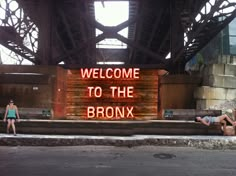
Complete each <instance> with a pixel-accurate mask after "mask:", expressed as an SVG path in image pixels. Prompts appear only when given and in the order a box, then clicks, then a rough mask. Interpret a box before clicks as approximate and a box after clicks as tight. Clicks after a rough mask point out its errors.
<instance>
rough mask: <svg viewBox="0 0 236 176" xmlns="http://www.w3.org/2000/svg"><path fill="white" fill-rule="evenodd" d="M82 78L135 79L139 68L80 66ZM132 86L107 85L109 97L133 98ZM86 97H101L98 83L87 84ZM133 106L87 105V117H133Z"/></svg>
mask: <svg viewBox="0 0 236 176" xmlns="http://www.w3.org/2000/svg"><path fill="white" fill-rule="evenodd" d="M80 71H81V77H82V79H93V80H94V79H114V80H117V79H118V80H120V79H122V80H124V79H127V80H135V79H139V76H140V73H139V71H140V69H139V68H128V69H126V68H114V69H113V68H107V69H105V70H104V69H102V68H90V69H89V68H82V69H81V70H80ZM134 89H135V88H134V86H119V85H111V86H109V92H110V98H133V97H134V95H133V94H134ZM87 91H88V98H102V97H103V88H102V87H101V86H98V85H94V86H88V87H87ZM133 109H134V107H133V106H130V107H128V106H114V107H113V106H96V107H94V106H88V107H87V113H86V114H87V118H89V119H91V118H96V119H97V118H102V119H104V118H108V119H120V118H134V113H133Z"/></svg>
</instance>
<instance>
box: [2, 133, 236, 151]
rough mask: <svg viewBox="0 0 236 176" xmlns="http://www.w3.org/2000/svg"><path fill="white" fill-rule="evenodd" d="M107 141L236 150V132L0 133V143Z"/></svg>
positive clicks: (38, 143) (133, 144) (113, 144)
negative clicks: (102, 134)
mask: <svg viewBox="0 0 236 176" xmlns="http://www.w3.org/2000/svg"><path fill="white" fill-rule="evenodd" d="M81 145H104V146H119V147H135V146H143V145H153V146H172V147H195V148H202V149H216V150H218V149H220V150H222V149H231V150H236V136H165V135H134V136H78V135H74V136H72V135H25V134H18V135H17V136H13V135H6V134H0V146H81Z"/></svg>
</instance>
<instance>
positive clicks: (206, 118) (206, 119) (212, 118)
mask: <svg viewBox="0 0 236 176" xmlns="http://www.w3.org/2000/svg"><path fill="white" fill-rule="evenodd" d="M202 119H203V120H205V121H206V122H207V123H208V122H210V124H212V123H215V122H216V121H215V119H216V117H211V116H204V117H203V118H202Z"/></svg>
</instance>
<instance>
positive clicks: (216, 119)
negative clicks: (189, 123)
mask: <svg viewBox="0 0 236 176" xmlns="http://www.w3.org/2000/svg"><path fill="white" fill-rule="evenodd" d="M195 122H200V123H202V124H204V125H206V126H210V125H211V124H213V123H221V125H222V126H223V132H225V131H226V125H227V122H229V123H230V124H231V125H232V126H234V127H235V126H236V121H233V120H232V119H231V118H229V116H227V115H226V114H224V115H221V116H217V117H214V116H204V117H200V116H198V117H196V118H195Z"/></svg>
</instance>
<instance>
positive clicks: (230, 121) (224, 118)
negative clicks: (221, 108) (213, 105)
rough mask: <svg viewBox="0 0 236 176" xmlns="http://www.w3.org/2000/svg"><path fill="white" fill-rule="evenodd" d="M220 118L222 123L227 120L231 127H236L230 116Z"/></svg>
mask: <svg viewBox="0 0 236 176" xmlns="http://www.w3.org/2000/svg"><path fill="white" fill-rule="evenodd" d="M219 118H220V122H221V121H223V120H227V121H228V122H229V123H231V125H233V126H236V122H234V121H233V120H232V119H231V118H229V116H227V115H226V114H224V115H222V116H219Z"/></svg>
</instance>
